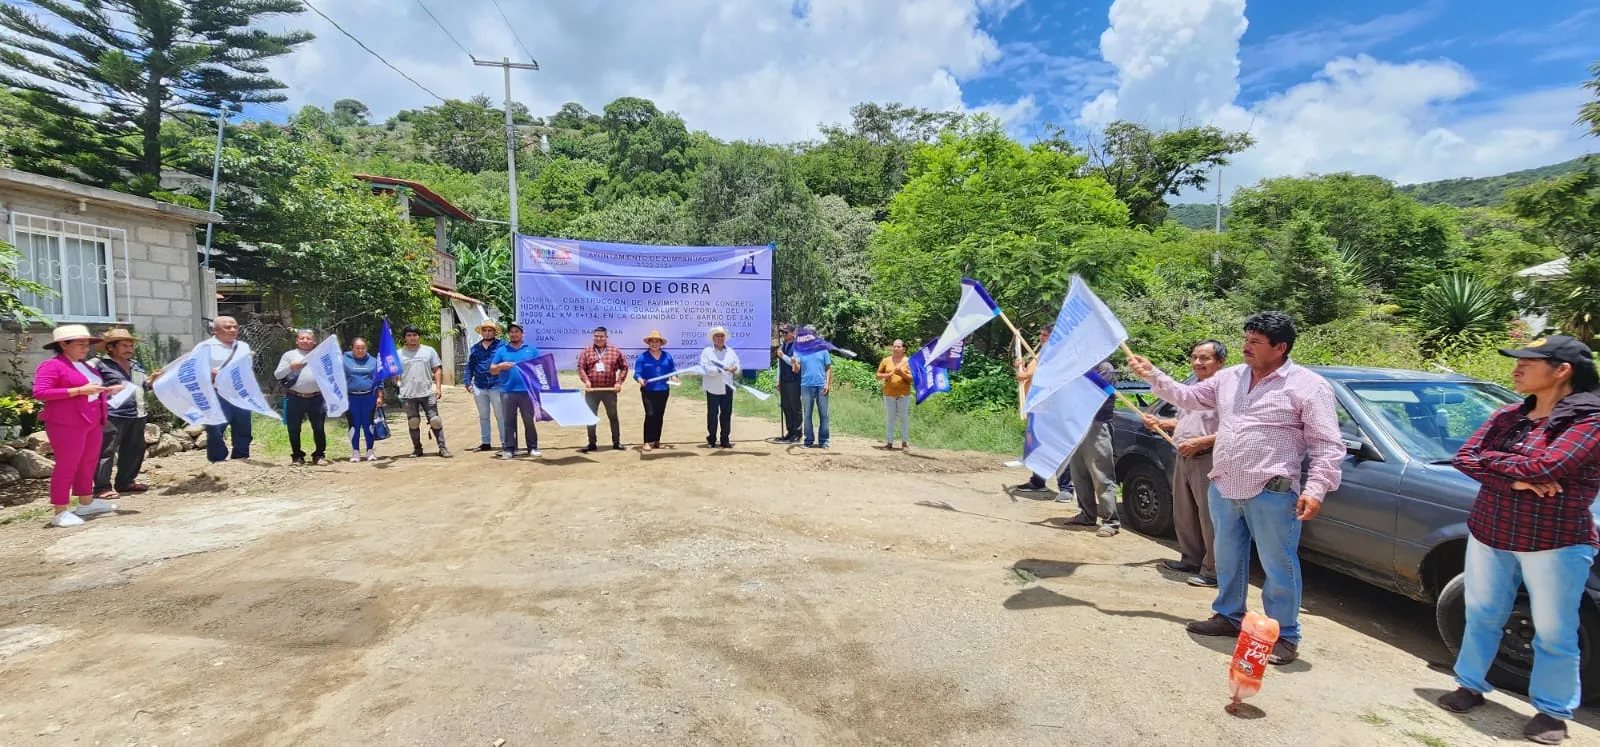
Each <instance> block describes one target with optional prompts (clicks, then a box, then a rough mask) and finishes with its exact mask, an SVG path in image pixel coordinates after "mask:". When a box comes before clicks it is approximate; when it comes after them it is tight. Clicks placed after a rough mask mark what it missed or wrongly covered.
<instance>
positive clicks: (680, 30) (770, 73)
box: [274, 0, 1027, 141]
mask: <svg viewBox="0 0 1600 747" xmlns="http://www.w3.org/2000/svg"><path fill="white" fill-rule="evenodd" d="M424 2H427V3H428V7H430V8H432V9H433V11H434V13H435V14H437V15H438V16H439V17H440V19H441V20H442V21H443V22H444V23H445V24H446V25H447V26H448V28H449V29H450V31H451V33H453V34H454V35H455V36H456V37H457V38H458V39H460V40H461V42H462V44H464V45H465V46H466V47H467V48H468V49H469V50H471V51H472V52H473V53H474V54H477V55H478V56H479V57H480V58H491V59H498V58H500V57H501V56H503V55H506V54H509V53H513V52H515V51H516V50H517V49H518V47H517V44H516V42H515V41H514V40H513V38H512V36H511V34H510V32H509V31H508V30H507V29H506V27H505V24H504V23H502V22H501V21H500V18H499V16H498V15H497V14H495V13H494V11H493V8H492V6H489V5H488V4H486V3H484V4H480V3H477V2H473V3H465V4H460V5H459V6H455V5H450V4H446V3H444V2H442V0H424ZM1018 5H1019V0H905V1H904V2H897V3H887V2H875V1H873V0H804V1H802V2H792V1H791V0H777V1H774V0H762V1H760V2H754V1H752V2H738V3H732V2H721V1H720V0H616V1H615V2H606V3H568V2H558V3H538V4H531V3H530V4H515V3H509V2H502V3H501V7H503V8H505V10H506V12H507V13H508V14H510V16H511V19H512V21H513V22H514V23H516V24H517V26H516V28H517V32H518V34H519V35H520V36H521V37H522V40H523V41H524V42H527V43H528V44H529V46H530V47H532V52H533V54H534V55H535V56H536V57H537V59H538V61H539V64H540V66H541V67H542V68H543V69H542V70H541V71H539V72H525V71H515V72H513V73H512V93H513V96H514V97H515V98H516V99H517V100H518V101H521V102H523V103H525V104H527V105H528V107H529V108H530V109H531V110H532V111H533V112H535V113H538V114H542V113H548V112H553V111H555V110H556V109H557V108H558V107H559V106H560V105H561V104H562V103H564V102H567V101H577V102H579V103H581V104H583V105H584V106H586V107H587V108H589V109H590V110H591V111H596V112H598V111H599V110H600V109H601V108H602V107H604V106H605V105H606V104H607V103H608V102H610V101H612V100H614V99H616V98H617V97H619V96H640V97H644V98H649V99H651V100H653V101H655V102H656V104H657V105H658V106H660V107H662V108H663V109H667V110H673V111H677V112H679V113H680V114H682V115H683V116H684V117H685V119H687V121H688V123H689V126H690V127H692V128H696V129H706V130H708V131H710V132H711V133H712V134H714V135H716V136H718V137H723V138H759V139H765V140H770V141H793V140H799V139H803V138H807V137H811V136H813V135H814V134H815V132H816V125H817V124H818V123H819V122H833V121H844V120H848V118H849V108H850V107H851V106H852V105H854V104H857V103H860V102H862V101H882V102H888V101H897V102H900V103H903V104H907V105H913V106H922V107H927V108H932V109H941V110H943V109H955V108H960V107H961V106H962V90H961V81H962V80H965V79H970V78H973V77H975V76H977V75H979V74H981V73H982V71H983V70H984V68H985V67H986V66H987V65H989V64H990V63H992V62H993V61H995V60H996V59H997V58H998V57H999V55H1000V51H999V50H1000V48H999V46H998V44H997V43H996V42H995V40H994V38H993V37H991V36H990V35H989V34H988V33H986V32H984V31H983V30H982V29H981V28H980V22H981V21H983V20H984V19H993V18H997V17H1000V16H1003V15H1004V14H1005V13H1007V12H1009V11H1011V10H1013V9H1015V8H1016V7H1017V6H1018ZM318 7H319V8H321V9H322V10H323V11H324V12H326V13H328V14H329V15H330V16H332V17H333V18H334V19H335V20H337V21H339V22H340V23H341V24H343V25H345V27H346V28H348V29H350V30H351V31H352V32H353V33H355V34H356V35H357V36H358V37H360V38H361V39H362V41H364V42H366V43H367V44H368V45H369V46H372V47H373V48H374V49H376V50H377V51H378V52H379V53H381V54H383V55H384V57H386V58H388V59H389V60H390V61H391V62H393V63H394V64H395V65H396V66H397V67H399V68H400V69H402V70H405V71H406V72H407V73H409V74H410V75H411V76H412V77H415V78H417V79H418V80H419V81H421V82H422V84H423V85H425V86H427V87H428V88H430V89H432V90H434V91H436V92H437V93H438V94H439V95H441V96H444V97H446V98H467V97H470V96H471V95H473V94H476V93H480V92H482V93H487V94H488V95H489V96H490V97H491V98H493V99H495V100H496V101H498V100H499V99H500V98H501V97H502V93H501V89H502V81H501V74H500V72H499V71H498V70H494V69H492V68H479V67H473V66H472V64H471V62H470V61H469V60H468V59H467V57H466V55H465V54H463V53H462V52H461V50H459V49H457V48H456V47H455V46H454V45H453V44H451V43H450V41H449V39H448V38H446V36H445V34H444V33H443V32H442V31H440V29H439V28H438V27H436V26H435V25H434V24H433V22H432V21H431V20H429V18H428V17H427V16H426V15H425V14H424V13H423V12H422V10H421V9H420V8H418V7H416V6H415V5H414V4H411V3H406V4H394V3H382V2H378V0H319V2H318ZM294 25H298V26H301V27H309V28H311V29H312V30H313V31H314V32H315V33H317V35H318V39H317V40H316V41H314V42H312V43H311V44H309V45H307V47H306V48H304V49H303V50H302V51H300V52H297V53H295V54H293V55H289V56H286V57H284V58H281V59H280V60H279V61H277V62H275V63H274V69H275V72H276V73H277V74H278V75H279V76H280V77H281V78H282V79H283V80H284V81H285V82H287V83H288V84H289V86H290V91H289V93H290V103H289V108H290V109H291V110H292V109H293V108H295V107H298V106H301V105H303V104H308V103H309V104H317V105H320V106H324V107H326V106H329V105H331V104H332V103H333V101H335V100H337V99H340V98H357V99H361V100H362V101H363V102H365V103H366V104H367V105H368V106H369V107H371V108H372V109H373V111H374V112H375V114H376V115H377V116H378V117H380V118H381V117H386V116H388V115H389V114H392V113H393V112H395V111H396V110H398V109H402V108H417V107H421V106H425V105H428V104H431V103H434V102H433V100H432V99H431V98H429V97H428V96H427V95H426V94H424V93H422V92H421V91H419V90H417V89H416V88H415V87H414V86H412V85H411V84H409V83H406V82H405V81H404V80H403V79H401V78H400V77H399V76H397V75H395V74H394V73H393V72H391V71H390V70H388V69H386V68H384V67H383V66H382V65H381V64H380V63H379V62H378V61H377V60H374V59H373V58H372V57H370V56H368V55H367V54H366V53H364V52H362V51H361V50H360V49H359V48H358V47H356V46H355V45H354V44H353V43H351V42H350V41H349V40H348V39H346V38H344V37H343V36H341V35H340V34H339V33H338V32H337V31H335V30H334V29H332V28H331V27H329V26H328V25H327V24H326V23H324V22H323V21H322V20H321V19H319V18H316V17H315V16H313V15H310V14H307V15H305V16H303V17H300V18H296V19H294ZM512 56H513V57H514V58H515V57H516V56H517V55H515V54H513V55H512ZM1000 104H1001V105H1002V106H1003V107H1004V108H1005V110H1006V111H1010V112H1020V111H1023V110H1024V109H1026V108H1027V107H1026V106H1025V105H1024V103H1023V101H1018V102H1009V103H1006V102H1000Z"/></svg>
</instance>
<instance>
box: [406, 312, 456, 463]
mask: <svg viewBox="0 0 1600 747" xmlns="http://www.w3.org/2000/svg"><path fill="white" fill-rule="evenodd" d="M400 339H401V340H402V341H404V343H405V346H404V347H402V348H400V385H399V386H400V401H401V402H402V403H404V405H405V408H406V427H407V428H409V429H410V430H411V456H414V457H419V456H422V416H423V415H427V416H428V428H430V429H431V430H432V431H433V440H434V442H435V443H437V444H439V456H442V457H444V458H446V459H449V458H450V457H451V456H453V455H452V454H451V453H450V449H449V448H448V447H446V446H445V445H444V420H442V419H440V417H439V397H440V396H442V395H443V394H444V362H443V361H441V360H439V353H438V352H436V351H435V350H434V349H433V348H431V347H428V346H427V345H424V344H422V330H419V329H417V328H416V327H414V326H412V325H409V324H408V325H406V328H405V329H403V330H401V331H400Z"/></svg>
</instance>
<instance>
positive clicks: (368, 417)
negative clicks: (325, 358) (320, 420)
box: [344, 337, 383, 462]
mask: <svg viewBox="0 0 1600 747" xmlns="http://www.w3.org/2000/svg"><path fill="white" fill-rule="evenodd" d="M377 375H378V356H376V355H368V354H367V341H366V340H365V339H362V338H360V337H357V338H356V339H354V340H352V341H351V342H350V352H348V353H345V354H344V381H345V387H346V390H347V391H349V392H350V410H349V411H348V412H346V413H345V417H346V418H347V419H348V420H349V422H350V461H352V462H359V461H361V437H362V435H363V434H364V435H366V437H367V461H369V462H375V461H378V455H377V454H375V453H373V450H372V447H373V444H374V443H376V442H377V440H378V438H377V431H376V430H375V429H374V428H373V414H374V413H376V412H377V409H378V408H379V407H383V388H382V387H379V386H377V385H376V384H375V382H374V381H373V379H375V378H376V377H377Z"/></svg>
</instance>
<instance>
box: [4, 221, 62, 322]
mask: <svg viewBox="0 0 1600 747" xmlns="http://www.w3.org/2000/svg"><path fill="white" fill-rule="evenodd" d="M21 259H22V254H21V252H18V251H17V248H16V247H14V246H12V245H10V244H7V243H6V242H4V241H0V319H4V320H7V321H13V322H17V323H20V324H24V325H26V324H28V323H30V322H46V323H48V322H49V321H50V319H49V318H48V317H46V316H44V315H43V314H40V313H39V310H38V309H35V308H33V307H32V306H29V305H27V304H25V303H23V301H22V294H24V293H27V294H29V295H33V296H39V297H46V296H54V295H56V292H55V291H53V290H51V289H49V288H47V287H45V286H43V285H40V284H38V283H35V282H33V281H31V280H25V279H23V278H20V277H17V274H16V268H17V263H18V262H20V261H21Z"/></svg>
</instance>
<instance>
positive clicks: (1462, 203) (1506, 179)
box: [1400, 156, 1589, 207]
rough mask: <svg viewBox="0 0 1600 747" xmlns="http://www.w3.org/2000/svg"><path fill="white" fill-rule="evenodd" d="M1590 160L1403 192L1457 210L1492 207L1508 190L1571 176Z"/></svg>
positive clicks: (1416, 186)
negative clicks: (1461, 208)
mask: <svg viewBox="0 0 1600 747" xmlns="http://www.w3.org/2000/svg"><path fill="white" fill-rule="evenodd" d="M1587 158H1589V156H1582V157H1579V158H1574V159H1572V160H1571V161H1564V162H1562V163H1557V164H1551V165H1549V166H1540V167H1539V168H1536V169H1527V170H1525V171H1513V172H1511V173H1509V174H1501V175H1499V176H1484V177H1479V178H1476V179H1445V180H1443V181H1437V182H1423V183H1421V184H1407V185H1405V186H1403V187H1400V191H1401V192H1405V193H1406V194H1409V195H1411V196H1412V197H1415V198H1417V200H1418V201H1420V202H1424V203H1430V204H1436V203H1444V204H1446V205H1454V206H1456V207H1492V206H1494V205H1499V204H1500V203H1501V202H1502V201H1503V199H1504V196H1505V193H1506V190H1508V189H1511V188H1513V187H1523V186H1527V185H1529V184H1532V183H1534V182H1537V181H1541V180H1544V179H1554V178H1555V177H1558V176H1562V175H1564V174H1570V173H1572V172H1574V171H1577V170H1579V169H1582V168H1584V161H1585V159H1587Z"/></svg>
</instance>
